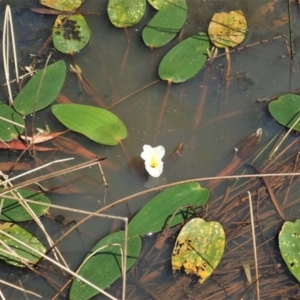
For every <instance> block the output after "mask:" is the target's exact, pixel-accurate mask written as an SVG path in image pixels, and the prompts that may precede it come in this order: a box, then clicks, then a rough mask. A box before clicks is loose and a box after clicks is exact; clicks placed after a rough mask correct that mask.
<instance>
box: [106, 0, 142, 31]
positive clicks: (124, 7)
mask: <svg viewBox="0 0 300 300" xmlns="http://www.w3.org/2000/svg"><path fill="white" fill-rule="evenodd" d="M145 12H146V0H109V2H108V6H107V13H108V17H109V19H110V21H111V23H112V24H113V25H114V26H116V27H120V28H122V27H129V26H133V25H135V24H137V23H138V22H139V21H140V20H141V18H142V17H143V16H144V14H145Z"/></svg>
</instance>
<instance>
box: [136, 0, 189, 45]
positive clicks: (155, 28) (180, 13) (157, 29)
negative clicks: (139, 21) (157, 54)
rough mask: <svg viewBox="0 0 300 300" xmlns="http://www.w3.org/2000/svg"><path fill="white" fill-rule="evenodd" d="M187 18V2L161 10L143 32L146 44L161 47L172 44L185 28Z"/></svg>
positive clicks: (179, 1)
mask: <svg viewBox="0 0 300 300" xmlns="http://www.w3.org/2000/svg"><path fill="white" fill-rule="evenodd" d="M186 16H187V7H186V3H185V0H177V1H173V2H170V3H168V4H167V5H166V6H164V7H163V8H162V9H161V10H159V11H158V12H157V13H156V15H155V16H154V17H153V18H152V20H151V21H150V22H149V23H148V25H147V26H146V27H145V28H144V30H143V32H142V37H143V40H144V43H145V44H146V45H147V46H149V47H151V48H157V47H161V46H163V45H165V44H167V43H168V42H170V41H171V40H172V39H173V38H174V37H175V36H176V34H177V33H178V32H179V30H180V29H181V27H182V26H183V24H184V22H185V19H186Z"/></svg>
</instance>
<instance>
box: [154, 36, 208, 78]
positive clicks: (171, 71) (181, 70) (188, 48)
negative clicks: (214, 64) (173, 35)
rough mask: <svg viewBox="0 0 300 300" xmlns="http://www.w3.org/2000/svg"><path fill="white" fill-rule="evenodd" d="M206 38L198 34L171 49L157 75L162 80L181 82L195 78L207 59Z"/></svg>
mask: <svg viewBox="0 0 300 300" xmlns="http://www.w3.org/2000/svg"><path fill="white" fill-rule="evenodd" d="M208 45H209V43H208V36H207V34H206V33H203V32H200V33H198V34H196V35H193V36H192V37H189V38H187V39H185V40H184V41H182V42H181V43H179V44H178V45H176V46H175V47H174V48H172V49H171V50H170V51H169V52H168V53H167V54H166V55H165V56H164V58H163V59H162V61H161V63H160V65H159V69H158V74H159V77H160V78H161V79H163V80H168V81H170V82H176V83H179V82H183V81H186V80H188V79H190V78H192V77H193V76H195V75H196V74H197V73H198V72H199V71H200V70H201V68H202V67H203V65H204V63H205V61H206V59H207V50H206V49H207V48H208Z"/></svg>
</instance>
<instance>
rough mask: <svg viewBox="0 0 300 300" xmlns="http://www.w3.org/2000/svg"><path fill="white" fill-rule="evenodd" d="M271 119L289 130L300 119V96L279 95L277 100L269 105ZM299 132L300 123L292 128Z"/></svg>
mask: <svg viewBox="0 0 300 300" xmlns="http://www.w3.org/2000/svg"><path fill="white" fill-rule="evenodd" d="M268 108H269V111H270V113H271V115H272V117H273V118H274V119H275V120H276V121H277V122H278V123H280V124H281V125H283V126H286V127H288V128H291V127H292V126H293V125H294V123H295V122H296V121H297V119H298V118H299V117H300V114H299V113H300V96H298V95H294V94H284V95H281V96H280V97H279V98H278V99H277V100H274V101H271V102H270V103H269V106H268ZM293 129H294V130H296V131H300V122H297V124H296V125H295V126H294V127H293Z"/></svg>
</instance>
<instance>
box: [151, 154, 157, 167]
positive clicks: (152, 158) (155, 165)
mask: <svg viewBox="0 0 300 300" xmlns="http://www.w3.org/2000/svg"><path fill="white" fill-rule="evenodd" d="M150 167H151V168H157V167H158V162H157V160H156V158H155V156H152V157H151V161H150Z"/></svg>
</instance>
